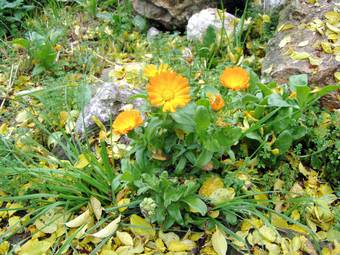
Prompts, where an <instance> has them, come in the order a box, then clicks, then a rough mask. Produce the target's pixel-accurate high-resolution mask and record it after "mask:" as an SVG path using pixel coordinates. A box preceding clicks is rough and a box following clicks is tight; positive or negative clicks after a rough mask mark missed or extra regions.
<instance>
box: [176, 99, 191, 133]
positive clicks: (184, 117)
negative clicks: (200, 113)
mask: <svg viewBox="0 0 340 255" xmlns="http://www.w3.org/2000/svg"><path fill="white" fill-rule="evenodd" d="M194 115H195V105H193V104H190V105H188V106H187V107H185V108H183V109H179V110H177V111H176V112H175V113H171V117H172V118H173V119H174V121H175V122H176V123H177V125H176V127H178V128H180V129H182V130H183V131H184V132H186V133H191V132H194V131H195V126H196V123H195V121H194Z"/></svg>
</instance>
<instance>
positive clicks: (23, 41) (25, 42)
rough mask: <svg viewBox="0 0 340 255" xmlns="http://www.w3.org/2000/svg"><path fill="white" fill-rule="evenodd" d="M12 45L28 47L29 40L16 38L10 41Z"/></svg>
mask: <svg viewBox="0 0 340 255" xmlns="http://www.w3.org/2000/svg"><path fill="white" fill-rule="evenodd" d="M12 43H13V45H16V46H20V47H22V48H24V49H28V48H29V46H30V41H29V40H27V39H25V38H16V39H14V40H13V41H12Z"/></svg>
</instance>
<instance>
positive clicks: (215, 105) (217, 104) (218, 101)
mask: <svg viewBox="0 0 340 255" xmlns="http://www.w3.org/2000/svg"><path fill="white" fill-rule="evenodd" d="M208 97H209V101H210V105H211V108H212V109H213V110H214V111H219V110H221V109H222V108H223V106H224V100H223V98H222V96H221V95H212V94H210V95H208Z"/></svg>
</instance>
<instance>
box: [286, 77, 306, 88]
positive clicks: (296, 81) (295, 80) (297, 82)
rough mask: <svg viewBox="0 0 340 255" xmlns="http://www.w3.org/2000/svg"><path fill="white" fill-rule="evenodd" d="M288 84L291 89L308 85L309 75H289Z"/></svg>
mask: <svg viewBox="0 0 340 255" xmlns="http://www.w3.org/2000/svg"><path fill="white" fill-rule="evenodd" d="M288 85H289V87H290V89H291V90H294V91H295V87H296V86H307V85H308V75H307V74H298V75H292V76H290V77H289V81H288Z"/></svg>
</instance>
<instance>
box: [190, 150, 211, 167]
mask: <svg viewBox="0 0 340 255" xmlns="http://www.w3.org/2000/svg"><path fill="white" fill-rule="evenodd" d="M213 154H214V153H213V152H211V151H208V150H203V151H202V152H201V154H200V155H199V156H198V158H197V161H196V164H195V165H196V166H197V167H203V166H205V165H206V164H208V163H209V162H210V160H211V159H212V156H213Z"/></svg>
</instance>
